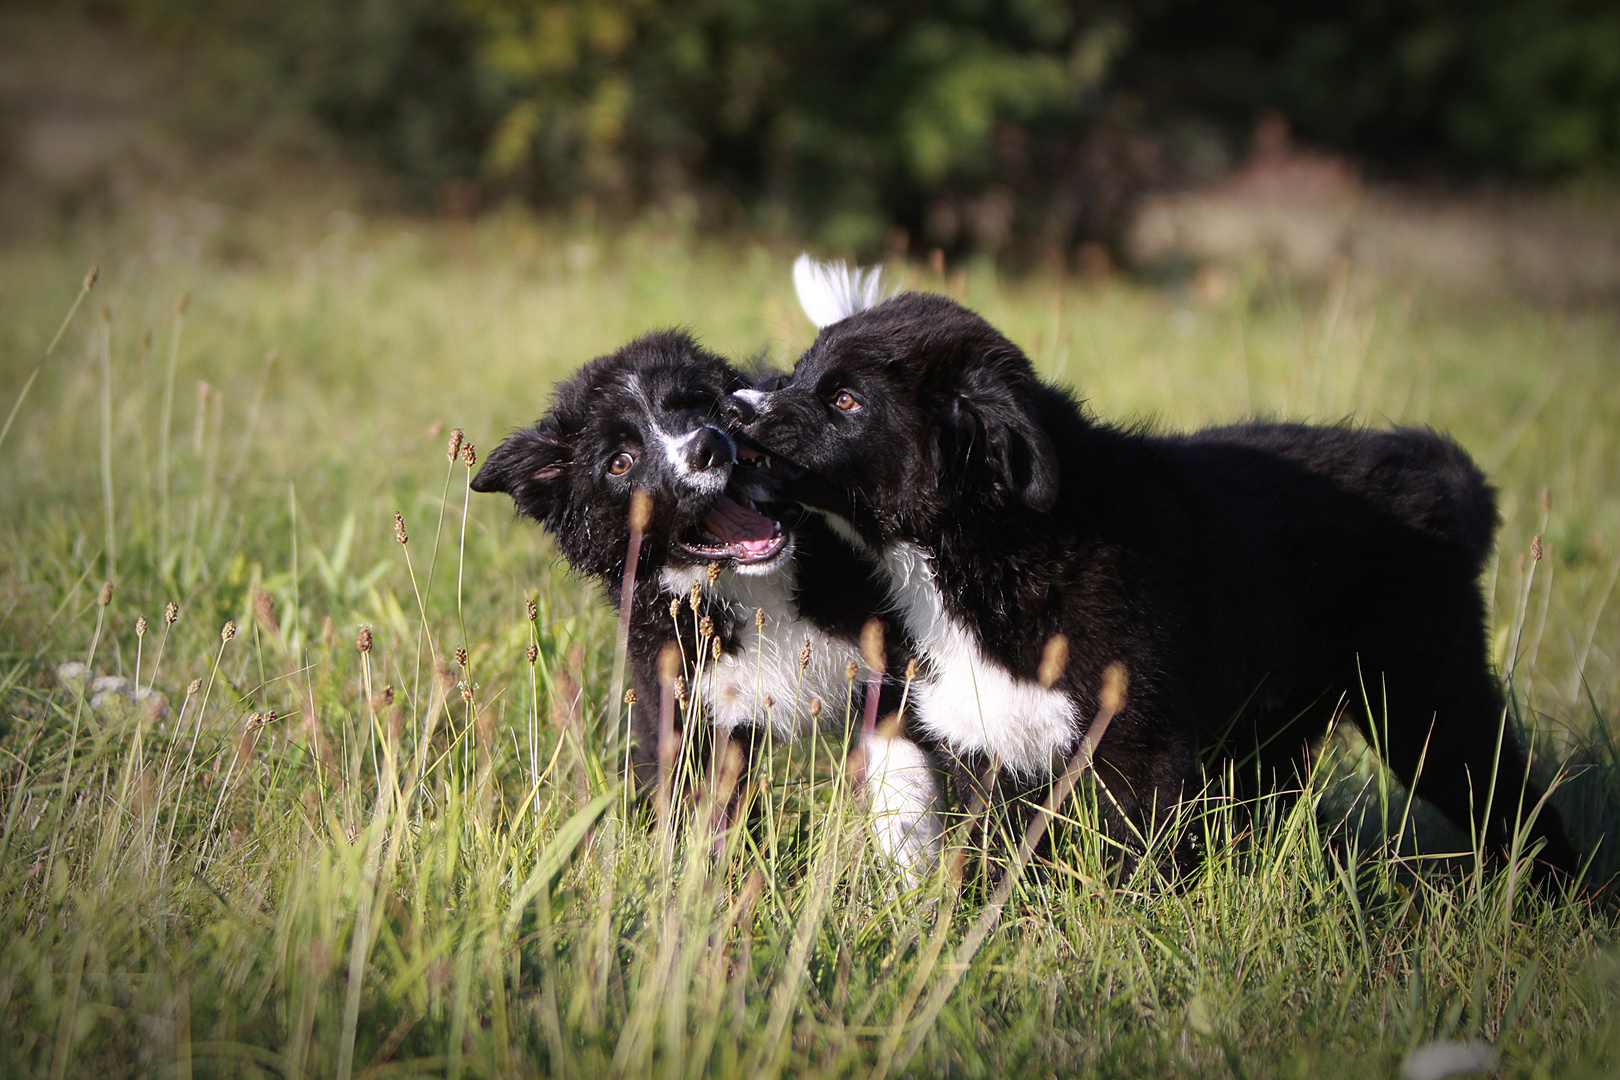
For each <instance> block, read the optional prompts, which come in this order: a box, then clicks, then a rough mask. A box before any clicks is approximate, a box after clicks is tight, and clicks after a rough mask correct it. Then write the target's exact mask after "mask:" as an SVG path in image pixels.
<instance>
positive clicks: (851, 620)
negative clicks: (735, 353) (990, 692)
mask: <svg viewBox="0 0 1620 1080" xmlns="http://www.w3.org/2000/svg"><path fill="white" fill-rule="evenodd" d="M750 385H752V383H751V381H750V379H749V378H748V377H747V376H745V375H744V374H742V373H741V372H739V371H738V370H736V369H735V368H733V367H732V366H731V365H730V364H728V363H727V362H726V361H725V360H723V359H722V358H721V357H719V356H717V355H715V354H714V353H712V352H709V351H707V350H706V349H704V348H702V347H701V346H699V345H698V344H697V343H696V342H695V341H694V340H693V339H692V338H691V337H690V336H688V335H686V334H684V333H680V332H675V331H666V332H661V333H653V334H648V335H646V336H644V337H641V338H638V339H636V340H635V341H633V342H631V343H630V344H628V345H626V346H624V347H623V348H621V349H619V350H618V351H617V352H614V353H612V354H610V355H607V356H602V357H599V358H597V359H595V360H592V361H591V362H590V363H588V364H586V365H585V366H584V367H583V368H582V369H581V370H580V371H579V372H578V373H576V374H575V375H574V376H573V377H571V378H569V379H568V380H566V381H564V382H562V383H560V384H558V386H557V387H556V389H555V392H554V397H553V402H552V405H551V408H550V409H549V410H548V411H547V412H546V414H545V416H544V417H542V418H541V419H540V420H539V421H538V422H536V423H535V424H533V425H532V426H530V427H527V428H523V429H521V430H519V431H516V432H514V433H513V434H512V435H511V436H510V437H508V438H507V439H506V441H504V442H503V443H501V444H500V446H499V447H497V448H496V450H495V451H494V452H493V453H492V454H490V455H489V458H488V459H487V460H486V461H485V462H484V465H483V468H482V469H480V470H479V472H478V474H477V476H476V477H475V478H474V479H473V482H472V487H473V490H474V491H480V492H492V491H501V492H505V493H507V494H509V495H511V496H512V498H513V500H514V502H515V503H516V507H517V511H518V512H519V513H520V514H522V515H523V516H526V517H529V518H532V519H534V520H535V521H537V522H539V523H540V524H541V525H543V526H544V527H545V529H546V530H547V531H548V532H550V533H551V534H552V536H553V537H554V538H555V539H556V541H557V544H558V547H559V548H560V549H561V550H562V553H563V555H564V556H565V557H566V558H567V560H568V562H569V563H570V565H572V566H573V568H574V569H575V570H576V571H578V572H579V573H582V574H585V575H587V576H589V577H592V578H594V579H596V581H597V582H598V583H599V584H600V585H601V586H602V589H603V591H604V593H605V594H606V596H607V597H608V599H609V600H610V601H611V602H612V603H613V604H614V606H615V607H617V606H618V603H619V599H620V587H621V582H622V580H623V577H624V572H625V566H626V561H627V554H628V548H629V538H630V526H629V515H630V504H631V493H632V492H633V491H634V490H635V489H637V488H641V489H643V490H645V491H646V492H647V493H648V495H649V496H650V497H651V499H652V514H651V519H650V522H649V524H648V526H647V529H646V534H645V538H644V540H643V541H642V547H641V551H640V556H639V560H638V567H637V573H636V581H635V584H634V592H633V599H632V602H631V612H630V620H629V643H628V655H629V665H630V671H631V677H632V683H633V685H634V687H635V690H636V698H637V704H636V706H635V708H634V710H633V713H632V721H633V736H634V752H633V762H634V767H635V771H636V776H637V778H638V780H640V781H641V782H642V783H643V784H645V783H647V782H648V781H650V780H651V779H652V778H653V777H654V776H655V775H656V770H657V738H658V702H659V695H660V688H659V681H658V657H659V655H660V654H661V652H662V651H663V649H664V648H665V646H667V645H669V644H670V643H672V642H674V643H678V644H679V645H680V646H681V649H682V655H683V656H685V657H687V658H688V659H689V660H690V659H693V658H695V657H697V655H698V649H699V648H700V642H699V640H698V631H697V621H698V620H697V617H696V616H695V615H693V613H692V612H691V611H690V609H687V610H686V611H685V614H684V617H683V618H681V619H680V620H679V622H677V621H676V620H673V619H672V618H671V615H670V600H671V599H673V598H674V597H676V596H685V595H688V594H689V589H690V585H691V582H692V581H693V580H695V579H702V578H703V577H704V571H705V570H706V569H707V567H708V565H709V564H710V563H711V562H718V563H719V564H720V567H721V570H722V574H721V577H720V579H719V580H718V581H717V582H715V583H714V584H712V585H710V584H708V583H706V582H705V583H704V592H705V597H706V600H705V605H704V612H705V613H707V614H708V615H709V616H710V617H711V618H712V619H713V624H714V631H715V634H716V636H717V637H718V639H719V641H720V643H721V650H722V655H723V656H726V657H728V658H732V659H733V660H735V659H737V658H739V657H740V656H741V655H742V654H743V652H744V651H745V650H746V649H748V648H749V647H750V646H751V645H753V643H755V642H756V641H758V640H760V638H761V632H760V631H759V630H757V629H756V627H755V625H754V614H755V610H756V606H760V607H765V608H766V609H767V611H766V617H767V619H768V620H769V624H768V627H767V630H766V631H765V633H766V634H769V633H771V632H776V631H780V632H782V633H785V632H786V631H785V630H782V629H781V628H782V626H783V625H784V624H786V625H799V626H803V627H808V628H809V629H808V630H806V632H805V635H803V636H818V638H819V639H818V640H817V642H816V648H817V650H818V655H817V656H816V657H814V658H813V661H812V668H811V673H812V674H814V673H815V672H818V671H819V672H833V673H834V674H835V676H836V678H837V679H838V681H839V689H838V694H837V697H836V699H835V700H829V701H828V702H827V705H828V709H827V711H826V717H827V720H828V722H829V723H831V722H833V721H834V720H835V718H838V717H842V715H843V705H844V692H843V690H842V673H843V671H844V666H845V663H846V660H847V659H855V658H857V657H858V656H859V638H860V633H861V629H862V626H863V625H864V623H865V622H866V620H867V619H869V618H871V617H873V615H874V614H875V610H874V607H873V599H874V598H875V597H877V596H878V595H880V583H879V582H878V581H877V580H876V579H875V578H874V576H873V575H874V571H873V568H872V566H871V564H870V563H869V562H867V561H866V560H864V559H862V558H860V557H858V556H857V555H856V554H855V553H854V552H853V551H852V550H851V549H850V547H849V546H848V545H847V544H846V543H844V542H842V541H840V540H839V539H837V538H836V537H834V536H833V535H832V534H831V533H830V532H829V531H828V529H827V526H826V524H825V522H823V521H821V520H819V519H818V518H817V517H816V516H815V515H808V514H804V513H802V512H801V513H798V514H794V513H792V512H785V513H784V516H783V519H782V520H781V522H780V524H781V526H782V530H783V531H782V537H783V540H784V545H783V549H782V550H781V551H780V552H779V553H778V554H777V555H776V556H775V557H774V559H773V560H770V561H769V564H770V566H771V571H770V573H769V574H767V575H766V576H765V577H761V578H751V579H750V578H745V577H744V576H743V570H742V567H741V564H740V563H739V560H738V559H736V558H728V557H726V556H724V555H721V554H717V553H715V552H714V551H712V550H705V549H704V547H703V540H704V537H703V535H702V534H701V533H700V532H699V531H698V530H699V529H700V528H701V527H702V525H703V523H704V522H705V521H707V520H709V516H710V515H711V514H712V513H713V512H714V511H715V508H716V505H717V503H719V502H720V500H721V498H722V496H723V495H724V496H726V497H728V498H730V499H733V500H736V501H739V502H743V503H747V501H748V500H750V499H761V498H764V497H765V496H767V495H769V494H770V490H769V489H770V484H771V481H769V480H767V479H765V478H764V477H763V476H761V475H759V474H758V472H757V470H753V469H750V468H747V467H745V466H739V462H738V454H737V446H736V443H735V441H734V438H733V436H732V434H731V433H730V432H728V431H727V430H726V424H725V422H724V420H723V419H722V409H721V402H722V400H723V399H724V398H725V396H726V395H727V394H728V393H730V392H732V391H735V390H738V389H742V388H745V387H748V386H750ZM621 454H622V455H628V456H629V460H630V464H629V467H628V468H625V469H624V470H623V471H622V472H615V471H613V468H612V463H613V462H614V461H615V459H616V458H618V457H619V455H621ZM621 464H622V462H621ZM708 539H711V540H712V539H713V538H712V537H709V538H708ZM756 569H757V568H756ZM782 575H791V577H790V578H789V579H788V580H787V581H786V582H785V583H783V582H782V581H780V580H778V579H779V578H781V577H782ZM795 584H796V585H797V588H794V585H795ZM767 585H768V586H769V587H764V586H767ZM778 586H780V587H778ZM773 600H774V601H775V602H774V603H773V602H772V601H773ZM794 620H797V622H794ZM799 640H802V636H800V637H796V638H795V639H794V640H793V641H792V642H791V648H792V650H793V651H794V652H795V653H796V652H797V649H798V645H799ZM702 647H705V648H707V647H708V646H707V645H706V644H702ZM835 653H836V655H833V654H835ZM823 654H825V655H823ZM893 655H894V657H895V658H896V660H897V662H898V663H899V665H900V666H901V667H902V668H903V666H904V663H905V655H904V654H903V653H902V652H901V651H900V650H898V649H896V650H893ZM769 659H770V660H773V661H782V660H783V658H782V657H778V656H774V655H773V656H771V657H770V658H769ZM786 660H787V662H788V663H791V664H793V666H794V669H795V671H796V670H797V663H796V660H797V657H796V656H793V657H789V658H786ZM709 666H710V668H714V667H715V665H714V664H710V665H709ZM781 666H782V665H781V663H778V664H777V667H781ZM691 674H692V672H691V670H690V669H688V671H687V675H688V677H690V676H691ZM804 681H807V682H808V681H809V680H804ZM823 681H825V680H823ZM693 689H694V690H695V691H697V692H698V693H699V696H700V698H701V697H702V695H703V694H704V693H705V692H709V691H713V692H715V693H719V694H724V693H726V692H727V691H726V689H725V687H723V686H710V685H708V684H704V685H695V686H694V687H693ZM773 689H774V692H775V694H776V698H775V701H774V703H773V704H772V705H771V706H770V708H765V707H764V705H763V702H758V701H755V700H754V698H755V696H756V695H755V693H754V686H753V684H752V683H751V682H750V683H749V685H748V687H747V690H746V691H745V692H746V693H747V696H748V700H746V701H734V702H731V703H730V705H729V707H727V706H725V704H724V703H722V706H723V708H724V709H725V711H726V718H725V722H724V723H723V724H722V725H721V727H722V729H723V730H735V731H736V733H737V735H738V736H739V738H741V739H742V740H743V741H744V742H745V743H747V742H750V741H751V737H752V736H753V735H754V734H755V733H756V732H757V731H758V729H759V728H760V727H761V726H762V725H764V724H766V723H768V722H770V717H768V716H766V715H764V714H765V713H768V712H770V709H772V708H773V709H774V710H775V712H776V715H777V716H778V720H777V723H778V724H779V725H780V724H781V723H782V722H783V721H782V720H781V719H780V717H781V716H782V715H783V714H785V713H786V712H787V711H788V710H789V709H792V708H793V707H794V704H795V703H794V702H792V701H791V700H789V697H790V696H791V693H792V691H791V689H790V690H789V692H788V694H787V695H784V693H783V691H782V690H781V689H780V687H773V686H767V687H766V689H765V692H766V693H769V692H771V691H772V690H773ZM759 696H761V697H762V696H763V695H759ZM855 700H856V704H857V707H858V706H859V704H860V700H861V699H860V689H859V688H858V687H857V690H856V699H855ZM704 704H705V705H706V706H708V707H709V709H710V710H711V712H712V710H713V707H714V706H715V704H716V703H715V702H704ZM808 704H809V698H808V694H807V695H806V697H805V699H804V700H803V701H800V702H798V703H797V706H798V708H797V711H798V712H799V713H800V714H803V713H804V712H805V711H806V709H807V707H808ZM687 734H688V736H689V737H693V738H694V745H696V746H698V747H700V748H701V749H702V751H706V750H707V749H708V748H709V742H708V732H707V731H705V730H702V729H700V730H697V731H694V732H689V733H687Z"/></svg>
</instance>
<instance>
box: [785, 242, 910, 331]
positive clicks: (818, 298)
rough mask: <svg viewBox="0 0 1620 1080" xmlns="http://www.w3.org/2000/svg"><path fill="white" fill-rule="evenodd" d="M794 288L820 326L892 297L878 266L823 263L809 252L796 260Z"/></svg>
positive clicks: (806, 311)
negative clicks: (867, 266) (887, 290)
mask: <svg viewBox="0 0 1620 1080" xmlns="http://www.w3.org/2000/svg"><path fill="white" fill-rule="evenodd" d="M793 288H794V289H795V290H796V291H797V292H798V294H799V306H800V307H802V308H804V313H805V314H806V315H808V316H810V321H811V322H813V323H815V324H816V327H817V328H818V329H819V328H821V327H823V326H831V325H832V324H833V323H835V322H837V321H838V320H839V319H847V318H849V317H850V316H851V315H853V314H855V313H856V312H857V311H864V310H866V309H867V308H869V307H872V306H874V305H876V304H880V303H882V302H883V301H884V300H886V299H888V296H887V294H886V292H885V290H884V288H883V271H882V270H880V269H879V268H878V267H876V266H873V267H869V268H867V269H865V270H862V269H861V268H860V267H858V266H856V267H851V266H849V265H847V264H845V263H843V262H830V263H819V262H816V261H815V260H814V259H812V258H811V257H810V256H809V255H800V256H799V257H798V258H797V259H796V260H794V263H793Z"/></svg>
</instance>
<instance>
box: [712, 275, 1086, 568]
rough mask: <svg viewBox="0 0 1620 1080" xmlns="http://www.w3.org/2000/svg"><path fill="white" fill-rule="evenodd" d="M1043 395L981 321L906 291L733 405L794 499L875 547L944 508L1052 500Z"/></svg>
mask: <svg viewBox="0 0 1620 1080" xmlns="http://www.w3.org/2000/svg"><path fill="white" fill-rule="evenodd" d="M1050 393H1051V391H1050V390H1048V389H1047V388H1046V387H1044V386H1042V384H1041V383H1040V382H1039V381H1038V380H1037V379H1036V377H1035V374H1034V371H1033V370H1032V369H1031V367H1030V363H1029V360H1028V359H1027V358H1026V357H1025V356H1024V354H1023V353H1022V352H1021V351H1020V350H1019V349H1018V347H1017V346H1016V345H1014V344H1013V343H1012V342H1010V341H1008V340H1007V339H1006V338H1005V337H1004V336H1002V334H1001V333H999V332H998V331H997V330H996V329H995V328H994V327H992V326H991V325H990V324H989V323H987V322H985V320H984V319H982V318H980V317H979V316H977V315H975V314H974V313H973V312H971V311H969V310H967V309H966V308H964V307H962V306H961V305H960V304H957V303H955V302H953V301H951V300H949V299H946V298H945V297H943V296H935V295H931V294H927V293H904V294H902V295H900V296H897V297H895V298H893V299H891V300H888V301H885V302H883V303H881V304H878V305H877V306H875V307H872V308H868V309H866V310H864V311H857V312H856V313H855V314H853V315H850V316H849V317H848V318H845V319H842V320H840V321H838V322H834V323H832V324H831V325H828V326H826V327H825V328H824V329H823V330H822V331H821V333H820V335H819V336H818V337H817V338H816V340H815V343H814V344H813V345H811V346H810V348H809V350H807V351H806V352H805V354H804V355H803V356H802V357H800V358H799V362H798V364H797V365H795V367H794V369H793V375H792V378H791V379H790V380H789V381H787V382H786V384H785V385H782V386H780V387H779V388H777V389H774V390H770V391H768V392H767V391H763V390H758V389H752V390H751V389H747V388H745V389H744V390H743V391H742V392H741V393H740V394H736V395H734V396H733V398H732V404H731V408H732V412H733V415H735V416H736V418H737V419H738V421H739V422H741V423H742V424H744V431H746V433H747V434H748V436H749V437H751V438H753V439H755V440H757V441H758V442H759V444H760V445H761V446H763V447H764V448H765V449H767V450H768V451H769V452H770V453H771V454H772V455H775V456H777V457H780V458H782V459H784V465H785V466H786V469H778V470H777V471H778V472H779V473H781V472H784V471H785V472H786V473H788V474H789V475H793V478H792V479H791V480H790V481H789V482H788V486H787V488H786V493H787V494H788V495H789V496H790V497H792V498H794V499H797V500H799V501H802V502H805V503H807V504H809V505H812V506H817V507H819V508H821V509H823V510H828V511H832V512H834V513H837V514H840V515H842V516H844V517H847V518H848V519H849V520H850V521H852V522H853V523H854V525H855V526H856V528H857V529H858V530H859V531H860V532H861V534H862V536H863V538H864V539H865V540H866V541H867V542H868V543H871V544H874V545H878V546H880V545H882V544H884V543H887V542H888V541H891V540H895V539H906V538H916V537H918V536H924V535H929V533H930V531H931V528H932V525H933V524H934V523H936V522H937V521H938V520H939V518H940V517H941V516H942V515H945V514H947V513H972V512H976V511H980V510H982V511H987V512H989V511H997V510H1000V509H1003V508H1008V507H1013V506H1026V507H1030V508H1033V509H1036V510H1045V509H1049V508H1050V507H1051V505H1052V503H1053V501H1054V499H1055V498H1056V497H1057V489H1058V467H1057V457H1056V454H1055V452H1054V450H1053V447H1052V444H1051V441H1050V440H1049V439H1048V438H1047V435H1046V433H1045V431H1044V430H1043V429H1042V426H1041V423H1040V421H1039V417H1038V401H1039V400H1040V399H1041V398H1042V397H1043V396H1044V395H1047V394H1050ZM794 467H797V468H798V469H802V470H804V473H803V474H802V475H794V474H793V469H794Z"/></svg>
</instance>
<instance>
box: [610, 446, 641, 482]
mask: <svg viewBox="0 0 1620 1080" xmlns="http://www.w3.org/2000/svg"><path fill="white" fill-rule="evenodd" d="M635 463H636V459H635V458H634V457H632V456H630V455H629V454H626V453H624V452H622V451H621V452H620V453H617V454H614V455H613V460H612V461H609V462H608V472H610V473H612V474H613V475H614V476H618V475H620V474H621V473H627V472H629V471H630V466H632V465H634V464H635Z"/></svg>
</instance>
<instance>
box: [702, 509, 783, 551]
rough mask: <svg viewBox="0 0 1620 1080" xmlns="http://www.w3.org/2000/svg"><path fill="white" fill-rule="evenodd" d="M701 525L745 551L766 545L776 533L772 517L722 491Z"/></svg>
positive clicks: (727, 542) (766, 546) (763, 547)
mask: <svg viewBox="0 0 1620 1080" xmlns="http://www.w3.org/2000/svg"><path fill="white" fill-rule="evenodd" d="M703 526H704V528H706V529H708V530H709V531H710V532H711V533H713V534H714V535H715V536H717V537H718V538H719V539H720V540H722V541H724V542H725V543H726V544H736V545H738V546H740V547H741V548H743V549H744V550H745V551H749V552H756V551H764V550H765V549H766V548H768V547H770V545H771V541H772V540H774V539H776V533H777V528H776V522H775V521H772V520H771V519H770V518H768V517H766V516H765V515H764V514H762V513H760V512H759V511H758V510H751V509H749V508H748V507H746V506H744V505H742V503H739V502H736V501H734V500H732V499H728V498H726V497H725V496H724V495H722V496H720V501H719V502H716V503H715V504H714V509H712V510H710V511H709V513H708V515H707V516H706V517H704V519H703Z"/></svg>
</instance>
